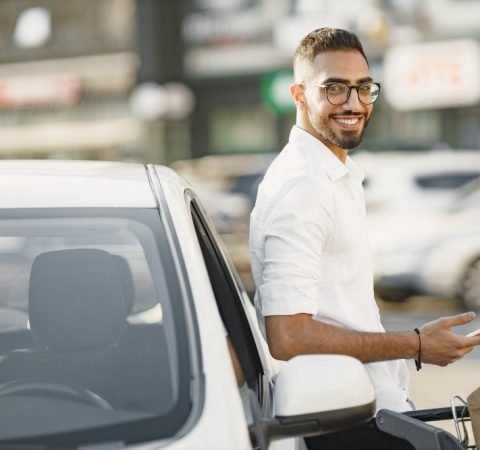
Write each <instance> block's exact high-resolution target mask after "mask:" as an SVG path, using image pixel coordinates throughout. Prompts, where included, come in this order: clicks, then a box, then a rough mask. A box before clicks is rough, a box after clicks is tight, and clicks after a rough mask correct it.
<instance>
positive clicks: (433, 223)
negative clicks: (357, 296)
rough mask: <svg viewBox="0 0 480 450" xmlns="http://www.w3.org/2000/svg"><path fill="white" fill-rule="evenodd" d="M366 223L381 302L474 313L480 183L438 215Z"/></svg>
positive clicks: (479, 273) (478, 283) (479, 279)
mask: <svg viewBox="0 0 480 450" xmlns="http://www.w3.org/2000/svg"><path fill="white" fill-rule="evenodd" d="M386 219H387V218H386V217H384V218H381V217H377V218H375V219H372V220H371V223H370V225H371V231H372V235H373V236H375V238H374V239H373V240H374V242H375V243H376V245H377V246H376V248H375V257H376V258H375V263H376V264H375V272H376V279H375V286H376V291H377V293H378V294H379V295H380V297H382V298H383V299H385V300H391V301H402V300H405V299H406V298H408V297H409V296H411V295H418V294H420V295H429V296H440V297H450V298H458V299H459V300H460V301H461V302H462V303H463V306H464V307H465V308H466V309H472V310H476V311H480V178H479V179H476V180H474V181H472V182H471V183H469V184H468V185H467V186H465V187H464V188H463V189H462V190H461V191H460V192H459V193H458V195H457V196H456V197H455V198H454V200H453V202H452V204H451V206H450V207H449V208H448V209H446V210H444V211H441V212H435V213H428V212H422V213H417V214H410V215H403V216H400V215H397V216H396V217H393V216H392V217H388V220H386Z"/></svg>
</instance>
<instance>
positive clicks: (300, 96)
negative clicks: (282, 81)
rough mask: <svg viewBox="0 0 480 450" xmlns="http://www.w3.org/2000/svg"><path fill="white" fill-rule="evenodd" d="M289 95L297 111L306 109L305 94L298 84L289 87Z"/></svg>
mask: <svg viewBox="0 0 480 450" xmlns="http://www.w3.org/2000/svg"><path fill="white" fill-rule="evenodd" d="M290 95H291V96H292V99H293V101H294V102H295V105H296V107H297V109H298V110H304V109H306V102H305V93H304V92H303V88H302V86H301V85H300V84H296V83H293V84H291V85H290Z"/></svg>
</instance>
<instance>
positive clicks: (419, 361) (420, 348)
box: [413, 328, 422, 371]
mask: <svg viewBox="0 0 480 450" xmlns="http://www.w3.org/2000/svg"><path fill="white" fill-rule="evenodd" d="M413 331H415V333H417V335H418V358H417V359H415V367H416V368H417V371H419V370H420V369H421V368H422V338H421V337H420V330H419V329H418V328H415V329H414V330H413Z"/></svg>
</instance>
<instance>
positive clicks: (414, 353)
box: [406, 330, 419, 359]
mask: <svg viewBox="0 0 480 450" xmlns="http://www.w3.org/2000/svg"><path fill="white" fill-rule="evenodd" d="M406 334H407V337H408V356H407V358H406V359H417V358H418V350H419V342H418V335H417V333H416V331H413V330H412V331H408V332H407V333H406Z"/></svg>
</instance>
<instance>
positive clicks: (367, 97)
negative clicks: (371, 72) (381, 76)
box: [311, 81, 380, 106]
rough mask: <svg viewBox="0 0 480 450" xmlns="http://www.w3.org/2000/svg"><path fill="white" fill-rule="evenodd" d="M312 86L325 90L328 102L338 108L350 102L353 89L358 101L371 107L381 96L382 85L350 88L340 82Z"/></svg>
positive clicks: (362, 85)
mask: <svg viewBox="0 0 480 450" xmlns="http://www.w3.org/2000/svg"><path fill="white" fill-rule="evenodd" d="M311 86H313V87H320V88H324V89H325V93H326V94H327V100H328V102H329V103H331V104H332V105H337V106H338V105H343V104H344V103H347V102H348V99H349V98H350V94H351V93H352V89H355V90H356V91H357V95H358V100H360V103H363V104H364V105H371V104H372V103H373V102H374V101H375V100H376V99H377V98H378V96H379V95H380V83H372V82H370V81H369V82H368V83H362V84H359V85H358V86H348V85H347V84H345V83H339V82H338V83H329V84H319V85H311Z"/></svg>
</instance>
